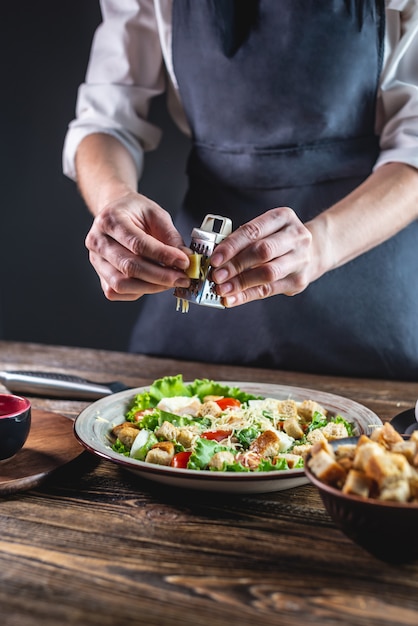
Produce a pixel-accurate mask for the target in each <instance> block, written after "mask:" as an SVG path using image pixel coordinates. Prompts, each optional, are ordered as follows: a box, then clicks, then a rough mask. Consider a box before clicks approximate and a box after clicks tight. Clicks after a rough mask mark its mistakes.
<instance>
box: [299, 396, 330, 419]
mask: <svg viewBox="0 0 418 626" xmlns="http://www.w3.org/2000/svg"><path fill="white" fill-rule="evenodd" d="M318 412H319V413H322V415H327V413H328V411H326V410H325V409H324V407H323V406H321V405H320V404H318V402H315V401H314V400H304V401H303V402H301V404H300V405H299V406H298V415H299V417H301V418H302V419H303V421H305V422H311V421H312V419H313V416H314V415H315V413H318Z"/></svg>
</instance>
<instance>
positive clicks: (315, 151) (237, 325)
mask: <svg viewBox="0 0 418 626" xmlns="http://www.w3.org/2000/svg"><path fill="white" fill-rule="evenodd" d="M353 4H356V3H353ZM349 6H350V2H347V1H344V0H327V1H322V2H318V1H317V0H292V1H291V2H289V1H285V0H260V3H259V12H258V20H257V22H256V24H255V25H254V27H253V29H252V31H251V32H250V34H249V36H248V38H247V39H246V41H245V42H244V43H243V45H242V46H241V47H240V48H239V49H238V51H237V52H236V53H235V54H234V55H233V56H232V57H227V56H225V54H224V52H223V50H222V45H221V38H220V34H219V29H218V28H217V25H216V20H215V18H214V14H213V10H212V3H211V2H210V0H199V2H196V1H195V0H174V4H173V59H174V67H175V73H176V76H177V79H178V81H179V86H180V94H181V98H182V102H183V105H184V108H185V111H186V114H187V116H188V120H189V123H190V126H191V129H192V133H193V149H192V151H191V154H190V158H189V163H188V176H189V189H188V193H187V196H186V199H185V202H184V206H183V208H182V210H181V211H180V213H179V215H178V217H177V220H176V225H177V227H178V228H179V230H180V232H181V233H182V235H183V236H184V238H185V241H186V243H188V242H189V241H190V233H191V230H192V228H193V227H195V226H199V225H200V223H201V221H202V219H203V217H204V215H205V214H206V213H217V214H221V215H224V216H227V217H230V218H231V219H232V221H233V225H234V227H235V228H236V227H238V226H239V225H240V224H242V223H244V222H246V221H248V220H249V219H251V218H253V217H254V216H256V215H258V214H260V213H262V212H264V211H266V210H268V209H270V208H272V207H277V206H290V207H292V208H293V209H294V210H295V212H296V213H297V215H298V216H299V217H300V219H301V220H302V221H303V222H305V221H307V220H309V219H311V218H312V217H314V216H315V215H316V214H318V213H320V212H321V211H323V210H324V209H326V208H327V207H329V206H330V205H332V204H333V203H335V202H336V201H338V200H339V199H340V198H342V197H343V196H345V195H346V194H347V193H349V192H350V191H351V190H352V189H354V188H355V187H357V186H358V185H359V183H361V182H362V181H363V180H364V179H365V178H366V177H367V176H368V175H369V174H370V172H371V170H372V167H373V165H374V163H375V161H376V157H377V154H378V138H377V137H376V136H375V132H374V123H375V100H376V92H377V85H378V79H379V75H380V70H381V62H382V55H383V35H384V2H383V1H381V2H378V3H377V8H376V6H375V4H374V3H373V2H371V1H367V0H366V2H365V5H364V6H365V7H366V9H367V10H366V11H365V12H364V15H363V17H362V20H361V24H359V21H358V19H357V17H356V16H355V15H354V13H352V12H350V10H349ZM393 210H394V212H395V211H396V210H397V209H396V206H394V207H393ZM417 277H418V224H417V223H414V224H413V225H411V226H410V227H409V228H407V229H405V230H404V231H403V232H401V233H400V234H399V235H397V236H396V237H393V238H392V239H391V240H390V241H388V242H386V243H384V244H382V245H380V246H378V247H377V248H375V249H374V250H372V251H371V252H369V253H367V254H364V255H362V256H361V257H360V258H358V259H356V260H354V261H352V262H350V263H348V264H346V265H345V266H343V267H341V268H338V269H336V270H334V271H332V272H329V273H328V274H327V275H325V276H323V277H322V278H321V279H319V280H317V281H316V282H314V283H313V284H311V285H310V286H309V287H308V288H307V289H306V290H305V291H304V292H303V293H301V294H299V295H296V296H293V297H287V296H283V295H280V296H275V297H272V298H268V299H266V300H262V301H257V302H253V303H249V304H246V305H243V306H241V307H237V308H234V309H228V310H217V309H210V308H206V307H199V306H195V305H191V307H190V311H189V313H188V314H181V313H179V312H176V311H175V298H174V297H173V293H172V292H171V291H169V292H166V293H164V294H159V295H152V296H147V297H146V299H145V300H146V301H145V302H144V305H143V308H142V310H141V313H140V317H139V319H138V322H137V324H136V327H135V329H134V332H133V335H132V344H131V349H132V350H133V351H136V352H140V353H144V354H151V355H161V356H166V357H176V358H183V359H192V360H200V361H210V362H218V363H235V364H240V365H251V366H263V367H273V368H278V369H286V370H303V371H311V372H317V373H329V374H337V375H357V376H369V377H388V378H399V379H413V378H416V377H417V376H418V315H417V311H418V289H417V280H418V278H417Z"/></svg>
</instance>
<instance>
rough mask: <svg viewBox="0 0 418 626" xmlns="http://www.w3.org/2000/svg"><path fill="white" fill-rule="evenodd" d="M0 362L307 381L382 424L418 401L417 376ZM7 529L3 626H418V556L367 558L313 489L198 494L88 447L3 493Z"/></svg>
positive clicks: (49, 359)
mask: <svg viewBox="0 0 418 626" xmlns="http://www.w3.org/2000/svg"><path fill="white" fill-rule="evenodd" d="M0 368H1V369H32V370H33V369H36V370H49V371H59V372H65V373H69V374H78V375H82V376H85V377H87V378H90V379H93V380H97V381H106V380H116V379H117V380H121V381H123V382H125V383H126V384H128V385H132V386H141V385H146V384H149V383H150V382H152V381H153V380H154V379H155V378H159V377H161V376H164V375H168V374H177V373H182V374H183V375H184V378H185V379H186V380H187V379H194V378H196V377H208V378H214V379H217V380H240V381H258V382H269V383H278V384H286V385H295V386H304V387H310V388H313V389H318V390H323V391H328V392H332V393H337V394H339V395H344V396H347V397H349V398H351V399H353V400H356V401H358V402H360V403H362V404H364V405H366V406H367V407H369V408H370V409H372V410H373V411H375V412H376V413H377V414H378V415H379V416H380V417H381V418H382V420H383V421H385V420H388V419H390V418H391V417H393V416H394V415H395V414H397V413H399V412H400V411H401V410H403V409H406V408H410V407H412V406H413V404H414V402H415V400H416V398H417V397H418V383H402V382H386V381H377V380H356V379H347V378H336V377H335V378H333V377H329V376H316V375H311V374H300V373H298V374H296V373H290V372H280V371H273V370H262V369H249V368H243V367H227V366H216V365H204V364H199V363H190V362H180V361H175V360H162V359H156V358H149V357H144V356H141V355H128V354H122V353H117V352H105V351H98V350H88V349H77V348H66V347H50V346H43V345H36V344H25V343H11V342H0ZM0 391H4V389H3V388H1V389H0ZM86 405H87V403H86V402H80V401H70V400H57V399H51V398H49V399H48V398H44V399H41V398H33V406H34V407H35V408H36V409H39V410H40V409H42V410H45V411H52V412H57V413H60V414H62V415H65V416H66V417H68V418H74V417H76V415H77V414H78V413H79V412H80V410H81V409H82V408H84V407H85V406H86ZM70 436H72V434H71V435H70ZM0 533H1V535H0V581H1V584H0V607H1V618H0V619H1V623H2V625H3V626H31V625H34V624H36V625H42V626H61V625H63V624H74V625H77V626H84V625H86V626H87V625H90V624H92V625H93V624H94V625H100V626H106V625H109V626H110V625H111V626H117V625H119V624H120V625H121V626H122V625H124V626H126V625H127V624H144V625H146V626H153V625H156V626H174V625H176V626H178V624H181V625H182V626H184V625H190V626H199V625H205V626H206V625H211V626H218V625H222V626H223V625H229V624H239V625H240V626H247V625H248V626H250V625H251V626H255V625H263V626H266V625H275V626H276V625H280V626H287V625H289V626H301V625H302V624H303V625H309V624H317V625H319V626H328V625H334V624H335V625H337V624H338V625H339V626H341V625H342V626H354V625H357V624H358V625H363V626H370V625H374V624H382V625H385V626H393V625H402V626H404V625H411V626H412V625H413V626H416V624H417V623H418V563H413V564H409V565H402V566H390V565H386V564H384V563H382V562H380V561H378V560H376V559H375V558H374V557H372V556H369V555H368V554H367V553H366V552H365V551H363V550H362V549H361V548H360V547H358V546H357V545H355V544H354V543H352V542H351V541H350V540H349V539H347V538H346V537H345V536H344V535H343V534H342V533H341V532H340V531H339V530H338V529H337V528H336V527H335V526H334V524H333V523H332V521H331V519H330V518H329V516H328V514H327V513H326V512H325V510H324V508H323V505H322V503H321V500H320V498H319V496H318V494H317V492H316V490H315V489H314V487H312V486H311V485H306V486H302V487H298V488H295V489H290V490H287V491H281V492H277V493H270V494H263V495H248V496H231V495H225V494H223V495H219V494H213V493H207V492H203V493H201V494H196V493H194V492H190V491H187V492H186V491H185V490H183V491H182V490H179V489H175V488H168V487H166V486H163V485H161V486H160V485H157V484H153V483H150V482H147V481H145V480H142V479H140V478H139V477H136V476H134V475H132V474H130V473H128V472H126V471H124V470H123V469H121V468H119V466H116V465H114V464H112V463H111V462H109V461H106V460H100V459H98V458H97V457H95V456H93V455H91V454H90V453H88V452H83V453H82V454H80V456H78V457H77V458H76V459H75V460H73V461H71V462H70V463H69V464H67V465H64V466H63V467H61V468H59V469H57V470H56V471H55V472H53V473H52V475H50V476H49V477H48V478H47V480H46V481H44V482H43V483H41V484H40V485H39V486H37V487H36V488H35V489H32V490H29V491H24V492H19V493H14V494H10V495H3V496H2V497H1V500H0ZM417 540H418V536H417Z"/></svg>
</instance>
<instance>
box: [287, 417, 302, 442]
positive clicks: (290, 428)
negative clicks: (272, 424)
mask: <svg viewBox="0 0 418 626" xmlns="http://www.w3.org/2000/svg"><path fill="white" fill-rule="evenodd" d="M283 430H284V432H285V433H286V434H287V435H289V437H293V439H302V437H303V434H304V433H303V430H302V428H301V427H300V424H299V422H298V420H297V418H296V417H288V418H287V419H285V421H284V423H283Z"/></svg>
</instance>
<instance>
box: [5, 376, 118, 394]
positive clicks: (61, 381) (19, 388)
mask: <svg viewBox="0 0 418 626" xmlns="http://www.w3.org/2000/svg"><path fill="white" fill-rule="evenodd" d="M0 381H1V382H2V383H3V384H4V385H5V386H6V387H7V388H8V389H10V390H11V391H13V392H17V393H23V394H25V393H26V394H31V393H33V394H35V395H47V396H52V397H61V398H62V397H67V398H77V399H87V400H92V399H97V398H102V397H104V396H108V395H110V394H111V393H112V390H111V389H110V387H109V386H108V385H106V384H101V383H95V382H92V381H90V380H86V379H85V378H82V377H80V376H71V375H70V374H59V373H55V372H33V371H7V372H0Z"/></svg>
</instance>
